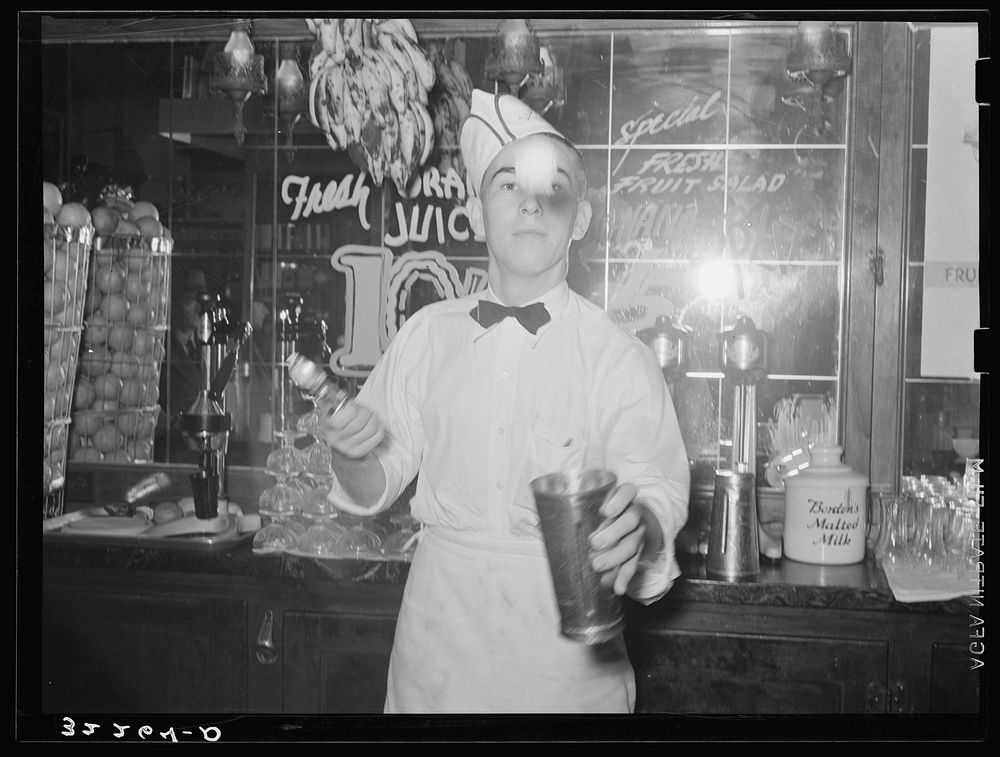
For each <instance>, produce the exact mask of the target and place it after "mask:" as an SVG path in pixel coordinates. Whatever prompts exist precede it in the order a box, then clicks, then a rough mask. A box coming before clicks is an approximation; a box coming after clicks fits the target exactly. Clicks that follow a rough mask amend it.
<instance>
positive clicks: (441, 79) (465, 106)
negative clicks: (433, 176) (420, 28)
mask: <svg viewBox="0 0 1000 757" xmlns="http://www.w3.org/2000/svg"><path fill="white" fill-rule="evenodd" d="M427 54H428V56H429V57H430V59H431V61H432V62H433V63H434V70H435V72H436V73H437V83H436V84H435V85H434V89H433V90H431V102H430V109H431V112H432V113H433V119H434V130H435V132H437V140H436V146H437V150H436V151H435V152H436V155H435V156H434V161H433V162H434V164H435V165H436V166H437V168H438V170H439V171H440V172H441V173H442V174H444V173H447V172H448V169H450V168H454V169H455V170H456V171H457V172H458V175H459V176H461V177H464V176H465V163H464V161H463V160H462V152H461V150H460V149H459V136H460V135H461V133H462V124H464V123H465V119H467V118H468V117H469V109H470V107H471V104H472V88H473V83H472V77H471V76H469V72H468V71H466V70H465V66H463V65H462V64H461V62H460V61H458V60H456V59H455V58H450V57H449V56H448V54H447V51H446V49H445V46H444V45H442V44H438V43H434V42H432V43H431V44H429V45H428V46H427Z"/></svg>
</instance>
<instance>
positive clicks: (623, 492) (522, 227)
mask: <svg viewBox="0 0 1000 757" xmlns="http://www.w3.org/2000/svg"><path fill="white" fill-rule="evenodd" d="M471 113H472V115H471V116H470V118H469V119H468V120H467V121H466V123H465V125H464V127H463V130H462V138H461V143H462V152H463V156H464V158H465V163H466V166H467V169H468V171H469V184H470V186H471V187H472V189H473V190H474V191H475V192H477V193H478V194H474V195H472V196H471V197H470V198H469V201H468V211H469V222H470V224H471V226H472V227H473V229H474V230H475V231H476V232H477V233H479V234H484V235H485V238H486V243H487V247H488V249H489V288H488V290H487V291H486V292H485V293H480V294H476V295H469V296H466V297H462V298H458V299H452V300H445V301H441V302H436V303H433V304H430V305H427V306H425V307H423V308H421V309H420V310H419V311H417V312H416V313H415V314H414V315H413V316H412V317H410V318H409V319H408V320H407V321H406V323H405V324H404V325H403V327H402V328H401V329H400V330H399V332H398V334H397V335H396V337H395V338H394V339H393V341H392V343H391V344H390V346H389V348H388V350H387V351H386V353H385V354H384V355H383V356H382V359H381V360H380V361H379V363H378V365H377V366H376V367H375V369H374V370H373V372H372V373H371V375H370V376H369V378H368V379H367V381H366V382H365V385H364V387H363V388H362V390H361V391H360V392H359V394H358V397H357V400H356V402H350V403H348V404H347V405H346V406H345V407H344V408H342V409H341V410H340V411H339V412H337V413H336V414H334V415H333V416H332V417H330V418H327V419H326V420H325V436H326V439H327V441H328V442H329V443H330V445H331V446H332V447H333V449H334V450H335V453H334V456H335V467H336V470H337V477H338V479H339V483H340V490H339V491H335V492H334V493H332V494H331V500H332V501H333V502H334V503H335V504H337V505H338V506H339V507H341V508H342V509H344V510H347V511H349V512H354V513H358V514H373V513H376V512H378V511H380V510H382V509H385V508H387V507H389V506H390V505H391V504H392V503H393V502H394V501H395V499H396V498H397V497H398V496H399V495H400V493H401V492H402V491H403V489H404V488H405V487H406V485H407V484H408V483H410V481H411V480H412V479H413V477H414V476H416V475H417V474H419V477H418V479H417V489H416V493H415V495H414V497H413V499H412V500H411V503H410V510H411V513H412V515H413V516H414V517H416V518H417V519H418V520H420V521H421V522H422V523H423V524H424V526H425V529H424V538H423V539H422V541H421V543H420V545H419V547H418V548H417V550H416V553H415V555H414V558H413V561H412V564H411V566H410V572H409V576H408V579H407V584H406V587H405V591H404V596H403V603H402V608H401V610H400V613H399V619H398V622H397V625H396V634H395V640H394V643H393V650H392V657H391V660H390V667H389V680H388V693H387V697H386V703H385V710H386V712H419V713H431V712H442V713H484V712H489V713H500V712H519V713H527V712H542V713H554V712H631V711H633V710H634V706H635V679H634V673H633V670H632V666H631V664H630V662H629V660H628V657H627V655H626V650H625V645H624V642H623V640H622V638H621V637H620V636H619V637H618V638H616V639H615V640H613V641H610V642H606V643H603V644H598V645H586V644H583V643H580V642H576V641H571V640H569V639H567V638H564V637H563V636H561V634H560V629H559V610H558V605H557V603H556V598H555V591H554V588H553V585H552V579H551V574H550V572H549V566H548V562H547V558H546V555H545V549H544V544H543V542H542V539H541V534H540V530H539V526H538V515H537V513H536V511H535V506H534V500H533V497H532V494H531V490H530V486H529V483H530V481H531V480H532V479H534V478H536V477H538V476H540V475H543V474H546V473H551V472H553V471H563V470H569V469H572V468H577V467H600V468H606V469H609V470H611V471H612V472H613V473H615V474H616V476H617V478H618V481H619V486H618V488H617V489H616V491H615V493H614V494H613V495H612V497H611V498H610V499H609V501H608V502H607V503H606V504H605V506H604V508H603V510H602V513H603V514H604V516H605V518H606V520H605V524H604V525H603V526H602V528H601V529H600V530H599V531H598V532H597V533H596V534H595V535H594V536H593V537H592V538H591V546H592V549H593V551H592V554H591V562H592V564H593V566H594V568H595V569H596V570H598V571H599V572H600V573H601V574H602V581H603V582H604V583H605V585H607V586H613V588H614V591H615V592H616V593H617V594H620V595H621V594H626V593H627V594H628V595H629V596H631V597H633V598H634V599H636V600H638V601H640V602H644V603H649V602H652V601H655V600H656V599H658V598H659V597H661V596H662V595H663V594H664V593H665V592H666V591H667V590H668V588H669V587H670V586H671V584H672V582H673V580H674V579H675V578H676V577H677V576H678V575H679V572H680V571H679V569H678V567H677V564H676V561H675V559H674V550H673V544H674V538H675V536H676V534H677V532H678V531H679V530H680V528H681V527H682V526H683V525H684V522H685V520H686V517H687V503H688V491H689V484H690V474H689V468H688V461H687V457H686V455H685V451H684V444H683V441H682V439H681V435H680V430H679V428H678V425H677V419H676V415H675V413H674V408H673V404H672V403H671V400H670V396H669V394H668V390H667V386H666V383H665V382H664V380H663V376H662V373H661V371H660V368H659V366H658V364H657V363H656V361H655V359H654V357H653V354H652V352H651V351H650V350H649V349H648V348H647V347H646V346H645V345H644V344H642V342H640V341H639V340H638V339H636V338H635V337H633V336H632V335H630V334H627V333H626V332H625V331H623V330H621V329H620V328H619V327H617V326H616V325H615V324H613V323H612V321H611V320H610V319H609V318H608V317H607V315H606V314H605V312H604V311H603V310H602V309H600V308H599V307H597V306H595V305H593V304H592V303H590V302H588V301H587V300H585V299H584V298H582V297H580V296H579V295H577V294H576V293H574V292H572V291H571V290H570V289H569V287H568V286H567V284H566V281H565V279H566V274H567V266H568V252H569V247H570V243H571V242H573V241H575V240H579V239H580V238H581V237H582V236H583V235H584V233H585V232H586V231H587V227H588V225H589V223H590V217H591V208H590V204H589V203H588V202H587V201H586V200H585V199H584V197H585V192H586V178H585V175H584V168H583V161H582V157H581V156H580V154H579V152H578V151H577V150H576V149H575V148H574V147H573V146H572V145H570V144H569V143H568V142H566V141H565V140H564V139H563V138H562V137H561V135H559V134H558V132H557V131H556V130H555V129H553V128H552V127H551V126H550V125H549V124H548V123H547V122H546V121H545V120H544V119H543V118H542V117H541V116H539V115H538V114H536V113H535V112H534V111H532V110H531V109H530V108H529V107H528V106H527V105H525V104H524V103H523V102H521V101H520V100H518V99H516V98H514V97H511V96H509V95H493V94H489V93H487V92H482V91H479V90H476V91H475V92H474V93H473V99H472V109H471ZM480 301H485V302H486V303H488V304H480ZM493 303H501V304H502V305H506V306H529V305H530V307H526V310H525V312H522V313H517V314H514V317H501V319H500V320H498V321H497V322H493V321H492V320H491V319H490V316H493V317H494V318H495V317H496V314H495V313H494V312H493V311H494V310H495V308H494V307H493ZM499 315H500V316H503V315H504V313H502V312H501V313H500V314H499ZM522 320H523V323H522Z"/></svg>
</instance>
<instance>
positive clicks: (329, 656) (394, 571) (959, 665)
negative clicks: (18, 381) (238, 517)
mask: <svg viewBox="0 0 1000 757" xmlns="http://www.w3.org/2000/svg"><path fill="white" fill-rule="evenodd" d="M42 553H43V554H42V557H43V580H42V606H43V624H42V633H43V639H42V647H43V649H44V655H43V665H42V667H43V670H42V674H43V687H42V688H43V691H42V706H43V711H45V712H75V711H84V712H94V713H99V712H105V713H116V714H123V713H150V712H155V713H170V712H178V713H191V712H214V713H246V712H252V713H379V712H380V711H381V707H382V701H383V697H384V693H385V676H386V671H387V666H388V657H389V650H390V648H391V644H392V635H393V630H394V627H395V618H396V613H397V610H398V607H399V602H400V599H401V596H402V587H403V583H404V581H405V578H406V574H407V568H408V564H407V563H405V562H360V561H351V560H318V559H303V558H297V557H292V556H284V555H281V556H259V555H255V554H253V553H252V551H251V550H250V548H249V546H246V545H244V546H240V547H237V548H234V549H232V550H228V551H219V552H193V551H185V550H173V549H148V548H146V549H140V548H130V547H102V546H90V545H80V544H75V543H67V542H61V541H60V540H59V539H58V537H46V538H45V539H43V543H42ZM683 568H684V570H685V575H684V577H683V578H682V579H680V580H679V581H678V582H677V583H676V584H675V586H674V587H673V588H672V590H671V591H670V592H669V593H668V594H667V596H666V597H665V598H664V599H662V600H661V601H659V602H657V603H655V604H653V605H651V606H648V607H643V606H641V605H639V604H637V603H634V602H631V601H630V602H628V603H627V609H628V623H627V631H626V639H627V641H628V644H629V652H630V655H631V657H632V659H633V663H634V665H635V667H636V678H637V712H639V713H674V714H684V713H687V714H692V713H697V714H699V715H701V714H740V715H745V714H782V715H784V714H790V713H804V714H846V713H855V714H862V713H869V714H870V713H887V712H888V713H962V712H964V713H975V712H978V710H979V673H978V672H970V670H969V657H970V655H969V650H968V645H969V628H968V627H969V608H968V606H967V605H966V603H965V602H964V601H958V600H956V601H951V602H933V603H915V604H903V603H899V602H896V601H895V600H894V599H893V597H892V594H891V592H890V590H889V589H888V586H887V584H886V582H885V577H884V575H883V574H882V572H881V571H880V570H879V569H878V568H876V567H874V566H872V565H870V564H868V563H862V564H859V565H855V566H845V567H839V568H828V567H822V566H812V565H804V564H797V563H793V562H792V561H788V560H785V561H780V562H776V563H774V564H769V565H765V566H763V569H762V572H761V575H760V577H759V579H758V580H757V581H755V582H753V583H725V582H718V581H712V580H708V579H706V578H705V577H704V568H703V565H701V563H700V560H699V559H698V558H687V559H686V564H685V565H684V566H683ZM266 618H270V621H271V641H272V643H273V651H270V652H269V650H267V649H265V648H264V646H263V645H262V644H261V643H259V642H261V641H262V639H261V638H260V637H261V634H262V628H266V624H267V621H266V620H265V619H266Z"/></svg>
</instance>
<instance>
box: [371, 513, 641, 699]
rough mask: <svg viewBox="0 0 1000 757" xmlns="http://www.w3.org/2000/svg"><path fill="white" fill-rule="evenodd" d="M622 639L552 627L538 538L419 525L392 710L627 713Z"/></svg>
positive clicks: (629, 686) (393, 674)
mask: <svg viewBox="0 0 1000 757" xmlns="http://www.w3.org/2000/svg"><path fill="white" fill-rule="evenodd" d="M634 707H635V675H634V673H633V670H632V666H631V663H630V662H629V659H628V656H627V654H626V650H625V643H624V640H623V639H622V638H621V637H620V636H619V637H617V638H616V639H614V640H612V641H609V642H606V643H604V644H598V645H587V644H583V643H580V642H577V641H571V640H569V639H567V638H565V637H563V636H562V635H561V634H560V632H559V608H558V605H557V604H556V597H555V589H554V588H553V585H552V577H551V574H550V573H549V565H548V561H547V558H546V556H545V548H544V545H543V544H542V542H541V541H539V540H537V539H529V538H514V537H497V536H492V535H488V534H483V533H478V532H468V531H457V530H453V529H449V528H446V527H443V526H433V527H430V528H427V529H425V533H424V538H423V539H422V540H421V542H420V545H419V546H418V547H417V549H416V552H415V554H414V557H413V562H412V564H411V566H410V572H409V577H408V578H407V582H406V588H405V589H404V592H403V603H402V607H401V609H400V612H399V619H398V621H397V623H396V635H395V640H394V642H393V648H392V656H391V658H390V661H389V679H388V687H387V694H386V702H385V711H386V712H389V713H396V712H410V713H432V712H437V713H556V712H574V713H580V712H590V713H630V712H632V711H633V710H634Z"/></svg>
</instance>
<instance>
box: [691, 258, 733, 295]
mask: <svg viewBox="0 0 1000 757" xmlns="http://www.w3.org/2000/svg"><path fill="white" fill-rule="evenodd" d="M696 280H697V286H698V291H700V292H701V293H702V294H703V295H704V296H705V297H708V298H710V299H723V298H726V297H733V296H734V295H736V293H737V288H738V280H737V273H736V268H735V266H734V265H733V264H732V263H730V262H729V261H726V260H712V261H709V262H707V263H704V264H703V265H701V266H700V267H699V269H698V272H697V274H696Z"/></svg>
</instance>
